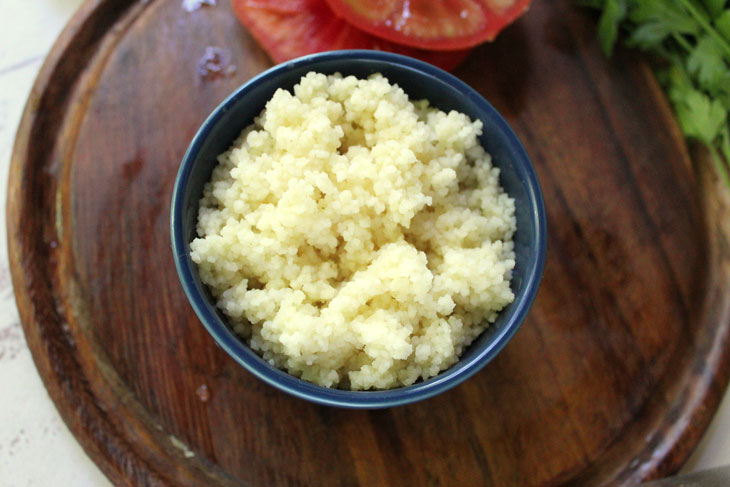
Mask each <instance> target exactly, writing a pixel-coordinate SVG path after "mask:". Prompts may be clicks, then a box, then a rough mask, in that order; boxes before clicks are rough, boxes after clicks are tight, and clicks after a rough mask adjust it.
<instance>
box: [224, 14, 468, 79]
mask: <svg viewBox="0 0 730 487" xmlns="http://www.w3.org/2000/svg"><path fill="white" fill-rule="evenodd" d="M233 9H234V11H235V12H236V16H237V17H238V19H239V20H240V21H241V23H243V25H245V26H246V27H247V28H248V30H249V32H250V33H251V35H252V36H253V37H254V38H255V39H256V40H257V41H258V42H259V44H261V46H262V47H263V48H264V50H265V51H266V52H267V53H268V54H269V56H270V57H271V59H272V60H274V62H277V63H280V62H284V61H287V60H289V59H293V58H296V57H299V56H304V55H305V54H312V53H315V52H321V51H334V50H337V49H374V50H379V51H390V52H396V53H399V54H405V55H406V56H412V57H415V58H418V59H421V60H423V61H426V62H429V63H431V64H434V65H436V66H438V67H440V68H443V69H446V70H451V69H454V68H455V67H456V66H458V65H459V64H461V62H462V61H463V60H464V58H466V56H467V54H469V50H468V49H462V50H456V51H449V52H444V51H439V52H435V51H426V50H422V49H414V48H411V47H406V46H401V45H398V44H395V43H393V42H389V41H387V40H383V39H381V38H378V37H375V36H373V35H370V34H368V33H367V32H363V31H362V30H360V29H357V28H356V27H353V26H352V25H350V24H349V23H347V22H345V21H344V20H343V19H342V18H340V17H338V16H337V15H335V14H334V12H332V10H331V9H330V8H329V6H328V5H327V2H326V1H325V0H233Z"/></svg>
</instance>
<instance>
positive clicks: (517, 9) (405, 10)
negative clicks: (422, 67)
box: [327, 0, 530, 50]
mask: <svg viewBox="0 0 730 487" xmlns="http://www.w3.org/2000/svg"><path fill="white" fill-rule="evenodd" d="M327 2H328V3H329V6H330V7H331V8H332V10H334V11H335V13H336V14H337V15H339V16H341V17H342V18H344V19H345V20H347V21H348V22H350V23H351V24H353V25H354V26H356V27H357V28H359V29H362V30H364V31H365V32H369V33H371V34H373V35H376V36H378V37H382V38H383V39H388V40H390V41H393V42H397V43H399V44H404V45H406V46H412V47H418V48H421V49H433V50H453V49H465V48H469V47H474V46H476V45H477V44H481V43H482V42H485V41H491V40H493V39H494V38H495V37H496V36H497V34H498V33H499V32H500V31H501V30H502V29H504V28H505V27H506V26H507V25H509V24H510V23H511V22H513V21H514V20H515V19H517V18H518V17H519V16H520V15H522V14H523V13H525V11H526V10H527V8H528V7H529V5H530V0H327Z"/></svg>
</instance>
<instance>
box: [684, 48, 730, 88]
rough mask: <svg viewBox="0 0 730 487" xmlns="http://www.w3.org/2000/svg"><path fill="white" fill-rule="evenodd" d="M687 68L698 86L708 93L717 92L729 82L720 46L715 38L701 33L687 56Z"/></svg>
mask: <svg viewBox="0 0 730 487" xmlns="http://www.w3.org/2000/svg"><path fill="white" fill-rule="evenodd" d="M687 70H688V71H689V72H690V74H692V75H693V76H695V77H696V79H697V82H698V83H699V85H700V87H701V88H702V89H704V90H707V91H708V92H709V93H710V94H713V95H714V94H719V93H720V92H721V91H722V89H723V88H724V87H726V86H728V85H729V84H730V70H728V66H727V64H726V63H725V61H724V60H723V51H722V48H721V47H720V46H719V45H718V44H717V42H716V41H715V39H713V38H712V37H710V36H708V35H703V36H702V37H700V40H699V41H698V42H697V45H696V46H695V48H694V50H693V51H692V52H691V53H690V54H689V57H688V58H687Z"/></svg>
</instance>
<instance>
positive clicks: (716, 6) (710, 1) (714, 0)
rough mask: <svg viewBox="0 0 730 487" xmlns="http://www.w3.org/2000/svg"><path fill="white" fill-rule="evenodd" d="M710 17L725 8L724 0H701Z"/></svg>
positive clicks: (715, 15) (718, 13)
mask: <svg viewBox="0 0 730 487" xmlns="http://www.w3.org/2000/svg"><path fill="white" fill-rule="evenodd" d="M702 3H704V4H705V8H706V9H707V12H708V13H709V14H710V17H717V16H718V15H720V14H721V13H722V11H723V9H724V8H725V0H703V1H702Z"/></svg>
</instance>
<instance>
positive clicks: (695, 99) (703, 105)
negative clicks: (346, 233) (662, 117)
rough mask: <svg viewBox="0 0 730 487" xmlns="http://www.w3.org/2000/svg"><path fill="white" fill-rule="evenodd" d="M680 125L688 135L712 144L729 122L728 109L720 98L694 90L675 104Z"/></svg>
mask: <svg viewBox="0 0 730 487" xmlns="http://www.w3.org/2000/svg"><path fill="white" fill-rule="evenodd" d="M674 107H675V109H676V111H677V120H678V121H679V126H680V127H681V128H682V131H683V132H684V134H685V135H686V136H687V137H691V138H695V139H697V140H700V141H702V142H704V143H705V144H707V145H711V144H712V143H713V141H714V140H715V138H716V137H718V136H719V135H720V133H721V130H722V128H723V126H724V125H725V123H726V122H727V111H726V110H725V107H723V106H722V104H721V103H720V102H719V101H718V100H710V98H709V97H708V96H706V95H705V94H703V93H701V92H699V91H697V90H692V91H691V92H689V93H688V94H687V96H686V97H685V98H684V99H682V100H677V101H676V102H675V105H674Z"/></svg>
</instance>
